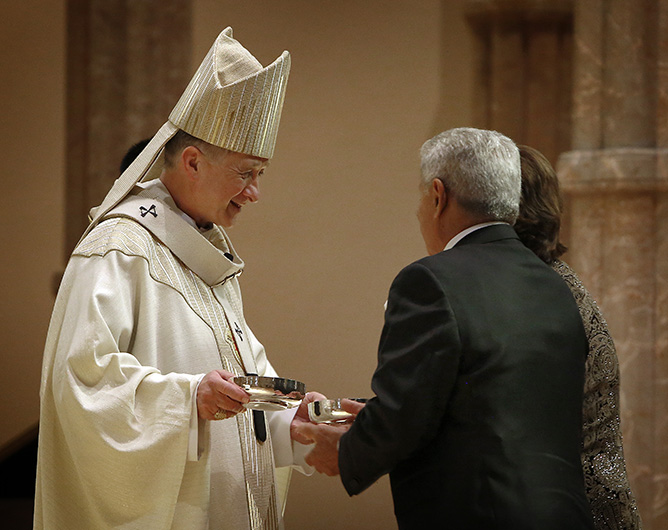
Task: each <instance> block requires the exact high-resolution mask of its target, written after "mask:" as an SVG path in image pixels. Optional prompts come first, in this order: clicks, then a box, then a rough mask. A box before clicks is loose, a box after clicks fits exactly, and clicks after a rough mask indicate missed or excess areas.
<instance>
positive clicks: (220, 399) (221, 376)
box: [197, 370, 250, 420]
mask: <svg viewBox="0 0 668 530" xmlns="http://www.w3.org/2000/svg"><path fill="white" fill-rule="evenodd" d="M234 377H235V375H234V374H233V373H231V372H228V371H227V370H214V371H212V372H209V373H208V374H206V375H205V376H204V377H203V378H202V380H201V381H200V384H199V387H198V388H197V413H198V414H199V417H200V418H202V419H204V420H222V419H227V418H231V417H232V416H235V415H236V414H238V413H240V412H243V411H244V410H246V409H245V408H244V407H243V404H244V403H248V401H249V400H250V398H249V396H248V394H247V393H246V391H245V390H244V389H243V388H241V387H240V386H239V385H236V384H234V382H233V381H232V379H233V378H234Z"/></svg>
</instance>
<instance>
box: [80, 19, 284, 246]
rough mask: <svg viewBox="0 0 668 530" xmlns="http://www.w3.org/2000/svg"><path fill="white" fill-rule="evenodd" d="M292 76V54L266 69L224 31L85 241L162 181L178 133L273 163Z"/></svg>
mask: <svg viewBox="0 0 668 530" xmlns="http://www.w3.org/2000/svg"><path fill="white" fill-rule="evenodd" d="M289 73H290V54H289V53H288V52H287V51H284V52H283V53H282V54H281V56H280V57H279V58H278V59H276V60H275V61H274V62H273V63H271V64H270V65H269V66H267V67H266V68H263V67H262V65H261V64H260V62H259V61H258V60H257V59H256V58H255V57H253V55H252V54H251V53H250V52H249V51H248V50H246V48H244V47H243V46H242V45H241V44H240V43H239V42H238V41H237V40H235V39H234V38H232V28H230V27H228V28H226V29H225V30H223V31H222V32H221V33H220V35H218V38H217V39H216V41H215V42H214V43H213V46H211V49H210V50H209V53H207V55H206V57H205V58H204V60H203V61H202V64H201V65H200V67H199V69H198V70H197V72H196V73H195V75H194V76H193V78H192V79H191V80H190V83H189V84H188V87H187V88H186V90H185V92H184V93H183V94H182V95H181V99H179V101H178V103H177V104H176V106H175V107H174V109H173V110H172V112H171V114H170V115H169V119H168V121H167V122H166V123H165V124H164V125H163V126H162V127H161V128H160V129H159V130H158V132H157V133H156V134H155V136H154V137H153V138H152V139H151V141H150V142H149V143H148V145H147V146H146V147H145V148H144V150H143V151H142V152H141V153H140V154H139V156H137V158H136V159H135V160H134V162H132V164H130V166H129V167H128V168H127V169H126V170H125V171H124V172H123V174H122V175H121V176H120V177H119V178H118V179H117V180H116V182H114V185H113V186H112V188H111V190H110V191H109V193H108V194H107V196H106V197H105V198H104V200H103V201H102V204H100V206H98V207H96V208H93V209H92V210H91V213H90V216H91V223H90V225H89V226H88V229H87V230H86V232H85V233H84V236H85V235H86V234H87V233H88V232H89V231H90V230H91V229H92V228H93V227H94V226H95V225H96V224H97V222H98V221H99V220H100V219H101V218H102V217H103V216H104V215H105V214H106V213H107V212H109V210H111V209H112V208H114V207H115V206H116V205H117V204H118V203H119V202H120V201H121V200H123V198H124V197H125V196H126V195H127V194H128V193H130V191H131V190H132V188H134V186H135V185H136V184H137V183H138V182H142V181H147V180H151V179H154V178H157V177H159V176H160V173H161V172H162V168H163V165H164V156H163V148H164V147H165V144H166V143H167V142H168V141H169V140H170V139H171V138H172V137H173V136H174V135H175V134H176V133H177V131H178V130H179V129H182V130H183V131H185V132H187V133H188V134H190V135H192V136H195V137H196V138H199V139H201V140H204V141H205V142H208V143H210V144H213V145H216V146H218V147H222V148H224V149H228V150H230V151H236V152H239V153H245V154H249V155H252V156H258V157H261V158H271V157H272V156H273V154H274V146H275V145H276V136H277V133H278V125H279V122H280V120H281V110H282V109H283V99H284V98H285V88H286V86H287V83H288V75H289ZM84 236H82V237H84Z"/></svg>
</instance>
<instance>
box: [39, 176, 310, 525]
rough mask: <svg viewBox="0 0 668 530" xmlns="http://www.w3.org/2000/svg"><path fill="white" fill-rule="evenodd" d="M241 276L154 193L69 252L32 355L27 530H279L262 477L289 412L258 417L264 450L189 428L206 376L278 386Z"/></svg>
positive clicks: (281, 462)
mask: <svg viewBox="0 0 668 530" xmlns="http://www.w3.org/2000/svg"><path fill="white" fill-rule="evenodd" d="M226 254H227V255H226ZM242 268H243V262H242V261H241V260H240V259H239V258H238V256H236V252H235V251H234V249H233V248H232V246H231V244H230V242H229V240H227V238H226V236H225V234H224V232H222V230H221V229H219V228H218V227H213V228H212V229H211V230H209V231H208V232H206V233H204V234H202V233H200V232H199V231H198V230H197V229H196V228H195V227H194V226H191V224H189V223H188V221H187V220H186V219H184V216H183V213H182V212H180V211H179V210H178V209H177V208H176V206H175V204H174V203H173V201H172V199H171V197H170V196H169V194H168V193H167V191H166V189H165V188H164V186H163V185H162V184H161V183H160V182H159V181H156V182H152V183H150V184H148V185H142V188H136V189H135V192H134V194H133V195H130V196H129V197H127V198H126V199H125V200H124V201H123V202H122V203H121V205H119V207H117V208H116V209H114V210H112V211H111V212H110V213H109V215H108V216H107V217H106V218H105V220H103V221H102V222H101V223H100V224H98V225H97V226H96V227H95V228H94V229H93V230H92V231H91V232H90V233H89V234H88V235H87V236H86V238H85V239H83V240H82V241H81V242H80V244H79V245H78V246H77V248H76V249H75V251H74V252H73V254H72V257H71V259H70V262H69V264H68V266H67V269H66V271H65V275H64V277H63V280H62V284H61V287H60V290H59V293H58V297H57V300H56V305H55V308H54V312H53V316H52V319H51V324H50V327H49V334H48V337H47V343H46V348H45V353H44V365H43V372H42V381H41V389H40V396H41V412H40V439H39V457H38V472H37V489H36V499H35V528H37V529H42V528H45V529H48V530H57V529H61V528H62V529H67V530H72V529H77V528H91V529H103V528H124V529H181V528H182V529H189V530H190V529H204V528H211V529H228V528H229V529H235V530H237V529H246V528H250V529H259V528H268V529H270V528H272V529H273V528H278V527H279V526H280V524H281V522H280V520H281V516H280V508H279V506H278V500H277V494H276V487H275V475H274V470H275V466H285V465H292V464H293V463H294V457H293V448H292V444H291V441H290V437H289V422H290V420H291V419H292V417H293V415H294V411H284V412H277V413H268V414H267V416H268V417H267V423H268V426H269V428H268V429H267V430H268V433H269V434H268V438H267V441H266V442H264V443H261V442H258V440H257V438H256V436H255V431H254V426H253V417H252V414H251V412H250V411H247V412H245V413H243V414H239V415H237V416H236V417H235V418H230V419H227V420H222V421H212V422H205V421H202V420H199V419H198V416H197V407H196V402H195V397H196V388H197V385H198V382H199V380H200V378H201V377H202V376H203V375H204V374H205V373H207V372H209V371H211V370H214V369H226V370H229V371H231V372H234V373H237V374H240V375H243V373H244V372H246V373H253V372H255V373H257V374H259V375H270V376H274V375H276V374H275V372H274V369H273V368H272V366H271V364H270V363H269V361H268V360H267V357H266V355H265V351H264V348H263V347H262V345H261V344H260V343H259V342H258V341H257V340H256V339H255V337H254V336H253V334H252V333H251V332H250V330H249V329H248V327H247V326H246V322H245V320H244V316H243V308H242V302H241V293H240V290H239V284H238V281H237V276H238V274H239V273H240V272H241V270H242ZM249 358H250V360H249ZM244 361H245V363H244ZM245 364H254V366H245ZM295 445H297V446H298V445H299V444H295ZM300 447H301V448H303V447H304V446H300ZM297 452H298V451H297Z"/></svg>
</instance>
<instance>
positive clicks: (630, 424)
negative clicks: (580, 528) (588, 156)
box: [599, 193, 656, 515]
mask: <svg viewBox="0 0 668 530" xmlns="http://www.w3.org/2000/svg"><path fill="white" fill-rule="evenodd" d="M605 201H606V203H607V204H606V205H605V207H604V208H605V214H604V219H603V222H604V223H605V227H606V228H605V234H604V242H605V250H604V252H603V256H602V258H603V259H602V261H601V263H600V271H599V274H600V275H601V282H602V284H603V293H604V294H603V295H602V296H601V299H600V304H601V308H602V310H603V314H604V315H605V317H606V319H607V321H608V325H609V326H610V333H611V334H612V336H613V338H614V340H615V345H616V346H617V354H618V357H619V367H620V374H621V392H620V397H621V401H620V406H621V421H622V433H623V436H624V442H625V443H624V454H625V457H626V462H627V469H628V472H629V481H630V483H631V486H632V488H633V492H634V494H635V495H636V499H637V500H638V508H639V510H640V513H641V515H642V514H649V513H651V510H650V509H649V508H650V502H651V499H652V495H653V492H654V485H653V478H654V477H653V472H654V471H655V469H654V432H655V430H654V418H655V414H654V391H653V387H654V384H655V378H654V374H655V373H656V372H655V366H654V356H653V352H654V348H655V345H654V332H655V324H654V318H653V313H654V307H655V291H654V289H655V276H654V259H653V258H654V252H655V248H654V245H655V230H656V229H655V222H654V214H655V199H654V197H653V196H652V195H651V194H627V193H623V194H616V193H612V194H609V195H606V196H605Z"/></svg>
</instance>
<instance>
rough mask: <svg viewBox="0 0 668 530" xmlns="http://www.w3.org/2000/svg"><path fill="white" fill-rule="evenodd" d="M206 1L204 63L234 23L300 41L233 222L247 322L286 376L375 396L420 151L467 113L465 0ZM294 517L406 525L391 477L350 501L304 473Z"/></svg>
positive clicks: (299, 524)
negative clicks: (267, 153) (263, 151)
mask: <svg viewBox="0 0 668 530" xmlns="http://www.w3.org/2000/svg"><path fill="white" fill-rule="evenodd" d="M194 5H195V12H194V19H193V24H194V26H193V29H194V31H193V34H194V35H195V36H196V41H195V42H194V43H193V44H194V46H193V48H194V54H193V55H194V56H193V70H194V69H195V66H196V64H198V63H199V61H200V60H201V57H202V56H203V54H204V53H205V52H206V51H207V49H208V47H209V46H210V44H211V42H212V41H213V39H214V37H215V36H216V35H217V33H218V32H219V31H221V30H222V29H223V28H224V27H226V26H227V25H231V26H232V27H233V29H234V34H235V37H237V38H238V39H239V40H240V41H241V42H242V43H243V44H244V45H246V46H247V47H248V48H249V49H250V50H252V51H253V52H254V53H255V54H256V56H257V57H258V59H259V60H260V61H261V62H262V63H263V64H268V63H269V62H271V61H273V60H274V59H275V58H276V57H277V56H278V55H279V54H280V53H281V52H282V51H283V49H288V50H289V51H290V52H291V54H292V71H291V74H290V81H289V83H288V90H287V95H286V100H285V106H284V108H283V119H282V122H281V129H280V132H279V135H278V142H277V145H276V155H275V158H274V160H273V161H272V163H271V166H270V168H269V170H268V171H267V173H266V175H265V177H263V179H264V181H263V182H262V186H261V191H262V198H261V200H260V202H259V204H257V205H253V206H251V207H249V208H247V209H245V210H244V213H243V214H242V218H241V219H240V220H239V223H238V226H237V227H235V228H233V229H232V230H230V235H231V237H232V238H233V241H234V243H235V246H236V248H237V250H238V251H239V253H240V254H241V256H242V257H243V258H244V260H245V261H246V263H247V268H246V270H245V272H244V275H243V276H242V278H241V284H242V289H243V293H244V305H245V311H246V313H247V317H248V322H249V323H250V325H251V326H252V328H253V330H254V332H255V333H256V335H257V336H258V337H259V338H260V340H261V341H262V342H263V343H264V344H265V346H266V348H267V351H268V353H269V356H270V359H271V361H272V363H273V364H274V365H275V367H276V368H277V370H278V371H279V373H281V374H282V375H284V376H288V377H293V378H297V379H300V380H302V381H304V382H305V383H306V384H307V387H308V388H310V389H312V390H320V391H321V392H324V393H325V394H327V395H329V396H332V397H337V396H370V395H371V390H370V386H369V383H370V379H371V375H372V372H373V369H374V368H375V365H376V351H377V344H378V339H379V336H380V331H381V326H382V322H383V304H384V302H385V299H386V296H387V291H388V289H389V286H390V283H391V281H392V279H393V277H394V276H395V275H396V274H397V272H398V271H399V270H400V269H401V268H402V267H403V266H404V265H407V264H408V263H409V262H411V261H413V260H414V259H416V258H419V257H421V256H423V255H424V254H425V251H424V245H423V243H422V241H421V238H420V233H419V230H418V224H417V220H416V217H415V211H416V207H417V200H418V192H417V179H418V174H419V157H418V150H419V148H420V146H421V144H422V143H423V142H424V141H425V140H426V139H427V138H429V137H430V136H431V135H432V133H433V132H434V130H433V127H434V123H437V124H438V126H439V128H448V127H453V126H459V125H468V124H469V123H470V117H469V115H468V112H469V110H470V108H469V105H468V101H470V100H468V99H467V98H468V97H469V95H468V94H467V93H466V92H465V89H466V87H467V86H470V80H469V78H468V76H469V75H470V74H469V68H470V67H471V66H472V65H470V64H467V63H466V62H464V63H462V62H461V61H462V60H465V58H466V57H467V56H469V55H467V54H468V53H470V52H468V49H467V46H469V41H468V38H469V36H468V34H466V33H465V30H466V26H465V24H464V21H463V15H462V14H461V10H462V9H463V2H458V1H454V2H453V1H448V2H440V1H436V0H432V1H424V2H417V3H414V2H404V1H397V0H394V1H387V0H385V1H381V0H372V1H371V0H370V1H364V2H360V1H351V0H348V1H339V2H309V1H296V0H291V1H282V2H275V1H269V0H267V1H257V2H235V1H219V0H217V1H214V0H207V1H205V0H197V1H196V2H195V4H194ZM443 10H447V11H446V12H444V11H443ZM443 21H445V22H443ZM441 98H443V99H444V100H445V101H446V104H445V105H441V101H440V99H441ZM447 102H450V104H449V105H448V104H447ZM416 406H419V404H416ZM286 526H287V528H292V529H307V528H308V529H311V528H312V529H320V528H322V529H329V528H346V529H356V528H360V529H391V528H396V523H395V520H394V515H393V511H392V504H391V499H390V492H389V482H388V481H387V478H384V479H382V480H381V481H380V482H379V483H378V484H376V485H374V486H372V487H371V488H370V489H369V490H368V491H366V492H364V493H363V494H361V495H360V496H358V497H355V498H353V499H349V498H348V496H347V494H346V493H345V491H344V489H343V487H342V486H341V483H340V480H339V479H338V478H329V477H325V476H321V475H318V476H314V477H309V478H306V477H304V476H302V475H300V474H298V473H294V474H293V479H292V485H291V491H290V496H289V499H288V505H287V510H286Z"/></svg>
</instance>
